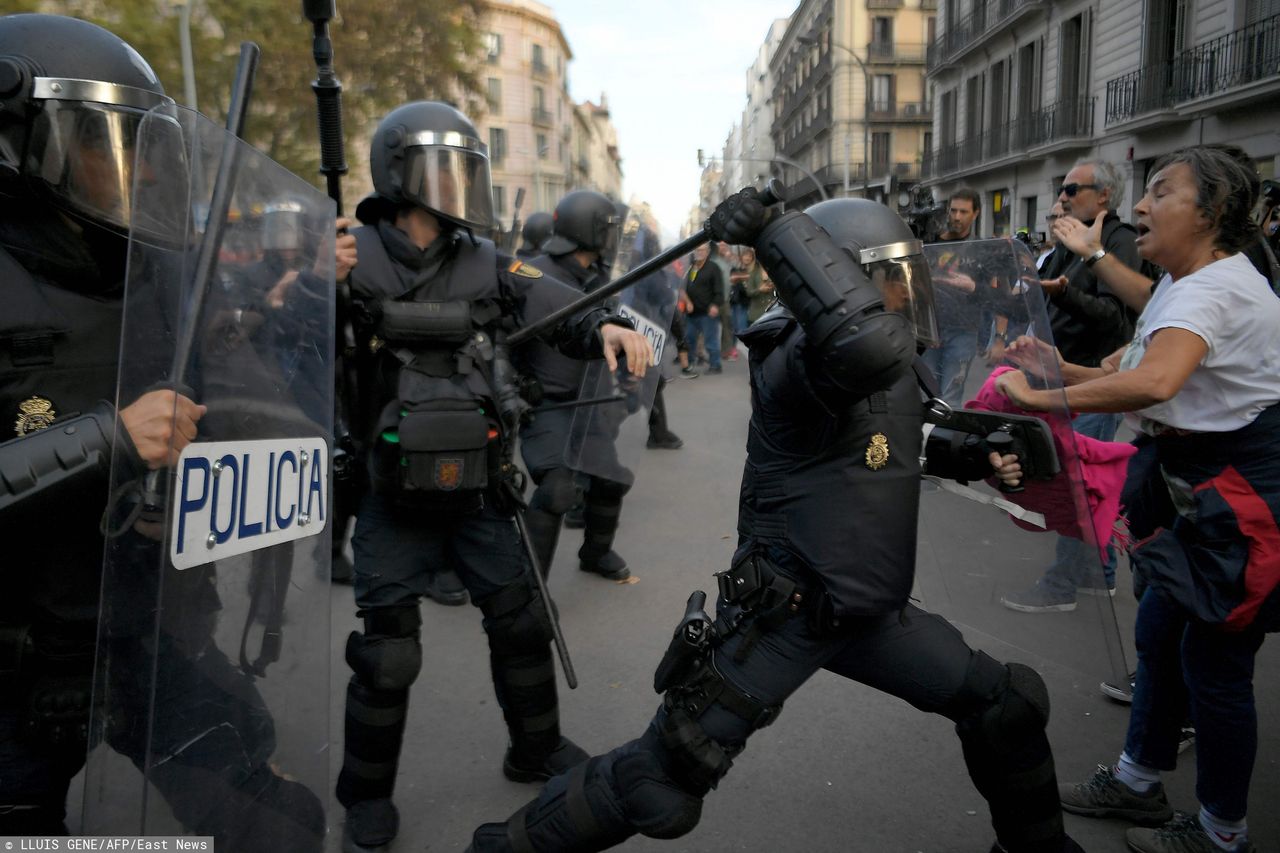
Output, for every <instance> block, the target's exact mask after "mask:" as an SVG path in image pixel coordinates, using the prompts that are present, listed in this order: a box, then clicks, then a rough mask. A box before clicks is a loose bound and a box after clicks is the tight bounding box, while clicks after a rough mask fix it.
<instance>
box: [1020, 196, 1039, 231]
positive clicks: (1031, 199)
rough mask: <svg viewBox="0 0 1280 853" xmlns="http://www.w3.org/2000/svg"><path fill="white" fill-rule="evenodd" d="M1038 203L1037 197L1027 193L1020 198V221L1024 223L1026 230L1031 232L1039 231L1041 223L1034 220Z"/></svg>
mask: <svg viewBox="0 0 1280 853" xmlns="http://www.w3.org/2000/svg"><path fill="white" fill-rule="evenodd" d="M1038 203H1039V199H1038V197H1036V196H1033V195H1029V196H1027V197H1025V198H1024V199H1023V200H1022V221H1023V222H1025V223H1026V225H1027V230H1028V231H1030V232H1031V233H1032V234H1034V233H1036V232H1037V231H1040V228H1041V225H1042V224H1043V223H1040V222H1037V221H1036V213H1037V206H1038Z"/></svg>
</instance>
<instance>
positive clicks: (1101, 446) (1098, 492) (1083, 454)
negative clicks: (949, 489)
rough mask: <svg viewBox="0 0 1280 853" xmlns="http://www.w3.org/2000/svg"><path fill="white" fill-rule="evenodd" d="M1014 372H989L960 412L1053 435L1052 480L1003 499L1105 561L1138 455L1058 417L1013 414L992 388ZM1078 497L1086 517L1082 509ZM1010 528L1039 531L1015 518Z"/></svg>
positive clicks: (993, 482)
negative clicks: (1093, 548)
mask: <svg viewBox="0 0 1280 853" xmlns="http://www.w3.org/2000/svg"><path fill="white" fill-rule="evenodd" d="M1015 369H1016V368H1013V367H1009V366H1007V365H1003V366H1000V367H997V368H996V369H995V370H993V371H992V372H991V375H990V376H988V377H987V381H986V382H984V383H982V389H981V390H980V391H978V394H977V396H976V397H974V398H973V399H972V400H970V401H969V402H968V403H966V404H965V407H966V408H969V409H982V410H985V411H989V412H1012V413H1015V414H1019V415H1032V416H1034V417H1037V418H1040V419H1041V420H1042V421H1044V422H1045V423H1047V424H1048V425H1049V431H1050V432H1051V433H1053V444H1054V447H1055V448H1056V449H1057V451H1058V461H1059V463H1060V465H1061V471H1060V472H1059V474H1058V476H1056V477H1054V478H1053V479H1052V480H1024V481H1023V483H1022V485H1023V487H1024V490H1023V491H1021V492H1016V493H1014V494H1005V495H1002V497H1004V498H1005V499H1006V500H1010V501H1012V502H1014V503H1016V504H1018V505H1019V506H1021V507H1025V508H1026V509H1029V510H1033V511H1035V512H1038V513H1041V514H1043V515H1044V520H1045V527H1046V528H1047V529H1048V530H1053V531H1056V532H1057V533H1061V534H1062V535H1064V536H1071V537H1073V538H1075V539H1083V540H1084V541H1086V542H1092V543H1095V544H1097V545H1098V554H1099V556H1100V557H1101V559H1103V560H1104V561H1105V560H1106V557H1107V554H1106V546H1107V544H1108V543H1109V542H1110V541H1111V538H1112V528H1113V527H1115V523H1116V519H1117V518H1118V517H1119V515H1120V491H1121V489H1122V488H1123V487H1124V480H1125V471H1126V469H1127V468H1128V465H1129V457H1131V456H1133V454H1135V453H1137V452H1138V449H1137V448H1136V447H1134V446H1133V445H1132V444H1129V443H1128V442H1123V441H1098V440H1097V439H1096V438H1089V437H1088V436H1085V435H1080V434H1079V433H1077V432H1075V431H1074V430H1073V429H1071V421H1070V420H1068V419H1067V418H1066V417H1065V416H1063V415H1060V414H1053V413H1048V412H1028V411H1026V410H1024V409H1020V408H1018V407H1017V406H1015V405H1014V404H1013V403H1012V402H1011V401H1010V400H1009V398H1008V397H1006V396H1005V395H1004V394H1003V393H1001V392H1000V391H999V390H998V389H997V388H996V377H998V376H1000V375H1001V374H1003V373H1008V372H1009V371H1010V370H1015ZM1081 478H1083V488H1081ZM987 482H988V483H990V484H991V485H993V486H994V485H996V483H997V480H996V479H995V478H994V477H993V478H990V479H988V480H987ZM1081 492H1083V501H1086V502H1087V506H1088V509H1087V511H1086V509H1085V507H1084V506H1082V495H1081ZM1090 522H1092V524H1090ZM1013 523H1014V524H1016V525H1018V526H1019V527H1022V528H1025V529H1027V530H1039V529H1040V528H1039V527H1036V526H1035V525H1032V524H1028V523H1027V522H1025V521H1019V520H1018V519H1016V518H1015V519H1013Z"/></svg>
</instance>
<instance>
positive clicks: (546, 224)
mask: <svg viewBox="0 0 1280 853" xmlns="http://www.w3.org/2000/svg"><path fill="white" fill-rule="evenodd" d="M554 225H555V222H554V220H553V219H552V218H551V214H550V213H547V212H546V211H545V210H539V211H538V212H537V213H531V214H529V218H528V219H526V220H525V222H524V228H522V229H521V230H520V236H521V238H523V241H524V242H523V243H522V244H521V246H520V248H519V249H517V250H516V257H517V258H519V259H521V260H523V261H528V260H532V259H533V258H536V257H537V256H538V255H541V254H542V244H543V243H545V242H546V241H547V238H548V237H550V236H551V231H552V229H553V227H554Z"/></svg>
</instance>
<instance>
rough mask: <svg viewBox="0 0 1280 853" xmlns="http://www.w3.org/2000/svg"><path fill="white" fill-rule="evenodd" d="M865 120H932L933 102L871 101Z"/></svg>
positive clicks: (896, 121)
mask: <svg viewBox="0 0 1280 853" xmlns="http://www.w3.org/2000/svg"><path fill="white" fill-rule="evenodd" d="M867 120H868V121H876V122H894V123H898V122H914V121H932V120H933V104H931V103H929V102H928V101H871V102H869V103H868V104H867Z"/></svg>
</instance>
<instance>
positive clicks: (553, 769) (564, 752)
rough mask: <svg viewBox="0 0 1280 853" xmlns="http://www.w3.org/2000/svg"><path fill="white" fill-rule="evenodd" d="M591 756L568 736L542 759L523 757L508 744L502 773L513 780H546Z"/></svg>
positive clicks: (570, 768)
mask: <svg viewBox="0 0 1280 853" xmlns="http://www.w3.org/2000/svg"><path fill="white" fill-rule="evenodd" d="M590 757H591V756H590V755H588V754H587V751H586V750H585V749H583V748H582V747H580V746H578V745H577V744H576V743H574V742H573V741H571V740H569V739H568V738H567V737H562V738H560V743H559V744H557V745H556V748H555V749H554V750H552V751H551V754H550V755H549V756H547V757H546V758H545V759H542V760H541V761H529V760H528V759H522V758H521V757H520V756H519V755H517V754H516V751H515V747H514V746H508V747H507V754H506V755H505V756H503V759H502V775H503V776H506V777H507V778H508V779H510V780H511V781H512V782H545V781H547V780H548V779H550V778H551V777H552V776H559V775H560V774H561V773H564V772H565V771H567V770H572V769H573V768H574V767H575V766H577V765H578V764H581V763H582V762H584V761H586V760H587V759H588V758H590Z"/></svg>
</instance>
